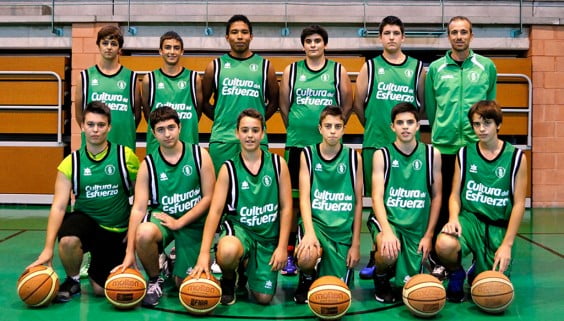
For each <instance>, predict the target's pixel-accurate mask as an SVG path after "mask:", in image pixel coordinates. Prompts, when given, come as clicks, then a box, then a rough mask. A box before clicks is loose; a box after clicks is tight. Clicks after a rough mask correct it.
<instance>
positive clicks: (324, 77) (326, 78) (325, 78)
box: [321, 74, 329, 82]
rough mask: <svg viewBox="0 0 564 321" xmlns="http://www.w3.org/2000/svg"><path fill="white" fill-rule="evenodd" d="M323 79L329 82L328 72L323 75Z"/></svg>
mask: <svg viewBox="0 0 564 321" xmlns="http://www.w3.org/2000/svg"><path fill="white" fill-rule="evenodd" d="M321 80H322V81H324V82H328V81H329V75H328V74H323V75H321Z"/></svg>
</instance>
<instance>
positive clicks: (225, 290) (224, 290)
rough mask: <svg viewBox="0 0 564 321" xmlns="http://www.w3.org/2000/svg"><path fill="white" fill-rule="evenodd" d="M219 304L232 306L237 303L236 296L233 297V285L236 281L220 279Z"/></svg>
mask: <svg viewBox="0 0 564 321" xmlns="http://www.w3.org/2000/svg"><path fill="white" fill-rule="evenodd" d="M236 275H237V274H236ZM220 283H221V304H223V305H232V304H234V303H235V302H236V301H237V296H236V295H235V285H236V284H237V280H236V278H235V279H226V278H225V277H222V278H221V281H220Z"/></svg>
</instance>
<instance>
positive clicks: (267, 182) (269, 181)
mask: <svg viewBox="0 0 564 321" xmlns="http://www.w3.org/2000/svg"><path fill="white" fill-rule="evenodd" d="M262 185H264V186H266V187H268V186H270V185H272V177H270V176H268V175H264V176H263V177H262Z"/></svg>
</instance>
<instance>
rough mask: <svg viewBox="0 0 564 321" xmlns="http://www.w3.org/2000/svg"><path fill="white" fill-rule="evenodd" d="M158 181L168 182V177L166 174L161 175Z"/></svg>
mask: <svg viewBox="0 0 564 321" xmlns="http://www.w3.org/2000/svg"><path fill="white" fill-rule="evenodd" d="M159 180H161V181H168V176H166V173H161V175H160V177H159Z"/></svg>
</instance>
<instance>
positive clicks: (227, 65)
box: [223, 62, 231, 69]
mask: <svg viewBox="0 0 564 321" xmlns="http://www.w3.org/2000/svg"><path fill="white" fill-rule="evenodd" d="M223 68H225V69H231V63H230V62H226V63H225V64H224V65H223Z"/></svg>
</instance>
